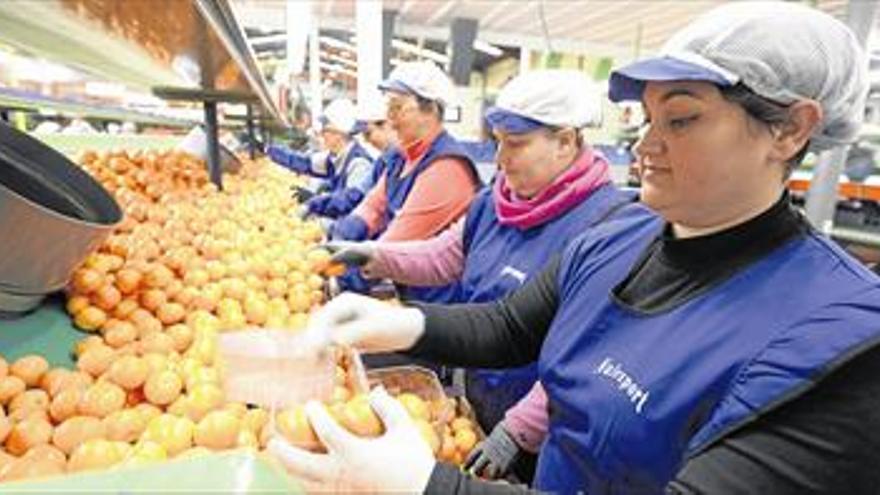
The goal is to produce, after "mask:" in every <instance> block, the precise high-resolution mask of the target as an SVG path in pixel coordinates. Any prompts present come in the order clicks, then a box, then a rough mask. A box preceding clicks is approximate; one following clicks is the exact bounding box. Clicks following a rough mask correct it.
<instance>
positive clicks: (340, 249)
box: [321, 241, 376, 266]
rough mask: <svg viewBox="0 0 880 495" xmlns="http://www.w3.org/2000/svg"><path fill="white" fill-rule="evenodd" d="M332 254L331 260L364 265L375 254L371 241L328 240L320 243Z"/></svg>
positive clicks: (350, 264)
mask: <svg viewBox="0 0 880 495" xmlns="http://www.w3.org/2000/svg"><path fill="white" fill-rule="evenodd" d="M321 247H323V248H324V249H326V250H327V251H330V254H332V255H333V256H332V257H331V258H330V260H331V261H333V262H336V263H344V264H346V265H349V266H364V265H366V264H367V263H369V262H370V261H372V260H373V258H374V257H375V256H376V248H375V247H374V246H373V243H372V242H369V241H367V242H352V241H330V242H327V243H324V244H322V245H321Z"/></svg>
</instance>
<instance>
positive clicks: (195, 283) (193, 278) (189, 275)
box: [183, 268, 211, 288]
mask: <svg viewBox="0 0 880 495" xmlns="http://www.w3.org/2000/svg"><path fill="white" fill-rule="evenodd" d="M210 281H211V274H210V273H209V272H208V270H206V269H204V268H195V269H193V270H187V272H186V275H184V277H183V283H184V284H186V285H188V286H190V287H193V288H199V287H202V286H204V285H205V284H207V283H208V282H210Z"/></svg>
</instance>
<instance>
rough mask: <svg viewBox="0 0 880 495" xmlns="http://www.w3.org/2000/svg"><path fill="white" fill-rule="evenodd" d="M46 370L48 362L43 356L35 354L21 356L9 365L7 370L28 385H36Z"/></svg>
mask: <svg viewBox="0 0 880 495" xmlns="http://www.w3.org/2000/svg"><path fill="white" fill-rule="evenodd" d="M47 371H49V362H48V361H46V358H44V357H43V356H37V355H35V354H31V355H28V356H24V357H21V358H19V359H17V360H16V361H15V362H14V363H12V365H11V366H10V367H9V372H10V373H11V374H12V375H14V376H17V377H19V378H21V379H22V380H23V381H24V383H25V385H27V386H28V387H36V386H37V384H39V383H40V378H42V377H43V375H44V374H45V373H46V372H47Z"/></svg>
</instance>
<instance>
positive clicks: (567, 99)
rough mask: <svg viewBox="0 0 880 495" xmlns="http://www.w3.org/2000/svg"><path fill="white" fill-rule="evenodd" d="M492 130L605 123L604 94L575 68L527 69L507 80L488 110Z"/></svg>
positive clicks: (517, 130) (515, 130) (522, 129)
mask: <svg viewBox="0 0 880 495" xmlns="http://www.w3.org/2000/svg"><path fill="white" fill-rule="evenodd" d="M486 120H487V121H488V122H489V125H490V126H492V128H493V129H495V128H500V129H503V130H505V131H507V132H512V133H523V132H529V131H530V130H533V129H535V128H536V127H540V126H554V127H575V128H581V127H586V126H590V125H601V124H602V96H601V94H600V92H599V90H598V88H597V87H596V85H594V84H593V83H592V82H591V81H590V79H589V78H587V76H586V75H585V74H584V73H582V72H579V71H576V70H562V69H548V70H536V71H530V72H526V73H525V74H521V75H519V76H516V77H515V78H513V79H512V80H511V81H510V82H508V83H507V84H506V85H505V86H504V88H502V89H501V93H500V94H499V95H498V99H497V101H496V103H495V106H493V107H492V108H490V109H489V110H487V111H486Z"/></svg>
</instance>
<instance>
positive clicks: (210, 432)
mask: <svg viewBox="0 0 880 495" xmlns="http://www.w3.org/2000/svg"><path fill="white" fill-rule="evenodd" d="M240 430H241V421H240V420H239V419H238V418H237V417H236V416H235V415H234V414H232V413H231V412H229V411H211V412H209V413H208V414H206V415H205V417H204V418H202V419H201V421H199V423H198V424H197V425H196V429H195V435H194V440H195V444H196V445H199V446H202V447H207V448H209V449H214V450H220V449H227V448H232V447H234V446H235V444H236V441H237V439H238V434H239V431H240Z"/></svg>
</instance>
